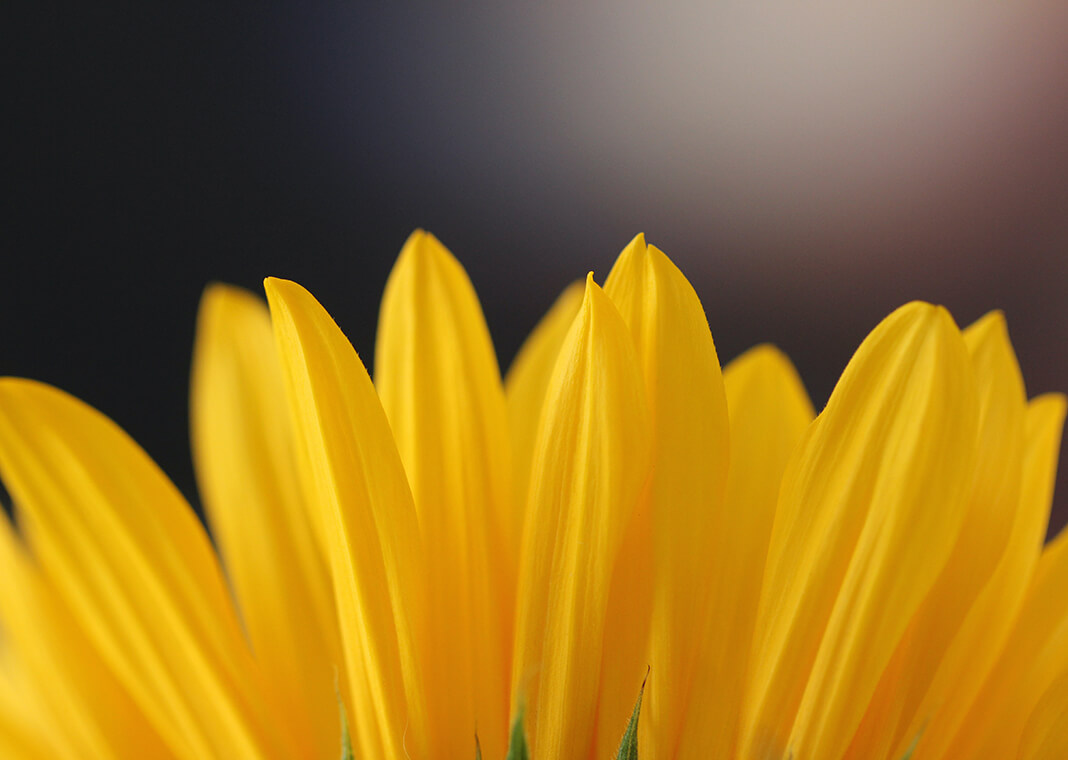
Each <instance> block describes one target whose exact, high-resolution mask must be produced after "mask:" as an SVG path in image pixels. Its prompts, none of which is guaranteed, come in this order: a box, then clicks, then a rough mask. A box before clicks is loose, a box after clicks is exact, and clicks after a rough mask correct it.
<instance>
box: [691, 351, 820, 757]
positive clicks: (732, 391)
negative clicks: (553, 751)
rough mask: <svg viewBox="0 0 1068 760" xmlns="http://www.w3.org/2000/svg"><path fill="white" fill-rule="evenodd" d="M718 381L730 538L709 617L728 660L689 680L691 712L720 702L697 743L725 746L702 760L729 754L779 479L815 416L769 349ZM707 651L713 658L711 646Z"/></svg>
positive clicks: (792, 373)
mask: <svg viewBox="0 0 1068 760" xmlns="http://www.w3.org/2000/svg"><path fill="white" fill-rule="evenodd" d="M723 381H724V385H725V388H726V393H727V407H728V409H729V410H730V451H731V457H730V460H731V461H730V472H729V473H728V478H727V501H726V507H725V513H726V514H725V519H726V522H725V524H724V527H723V531H724V534H725V535H727V536H729V537H730V540H729V541H727V542H725V545H724V546H723V547H722V551H723V563H722V570H720V573H721V581H720V587H721V596H720V599H719V601H718V602H717V605H716V608H715V611H714V615H715V625H716V626H717V627H718V628H720V629H721V630H722V631H724V633H722V634H720V635H721V636H722V637H723V638H722V641H723V644H722V647H723V651H725V652H729V653H730V655H731V659H730V660H729V661H727V662H723V661H721V662H719V663H718V665H719V673H718V677H714V676H713V674H714V673H715V671H714V670H712V669H711V668H710V666H709V665H708V664H706V663H702V664H701V666H700V667H699V669H698V673H699V678H698V679H697V680H696V681H695V683H694V697H693V705H692V706H691V710H692V709H694V707H696V706H697V705H698V704H708V703H710V701H711V700H713V699H719V700H721V702H722V703H723V704H722V706H721V707H720V709H721V711H722V713H723V715H724V718H723V720H724V723H725V726H715V725H712V724H711V723H702V722H701V721H697V722H696V723H695V726H694V728H695V729H698V730H699V729H700V728H702V727H703V728H705V729H706V731H707V733H708V734H710V735H709V736H708V737H707V738H705V737H698V739H697V741H695V742H694V743H695V745H697V746H715V747H726V749H725V750H724V751H722V752H720V753H719V754H714V753H713V754H706V755H704V756H705V757H721V756H722V757H731V756H733V752H734V749H733V747H734V743H735V742H736V741H737V736H736V733H737V723H738V720H739V717H740V716H739V713H740V710H741V694H742V693H743V691H744V683H745V678H746V673H747V671H748V664H749V650H750V648H751V642H752V637H753V626H754V625H755V623H756V614H757V604H758V603H759V601H760V588H761V582H762V580H763V575H764V563H765V558H766V556H767V550H768V542H769V540H770V539H771V527H772V524H773V521H774V517H775V505H776V503H777V500H778V495H779V483H780V482H781V480H782V474H783V470H784V469H785V468H786V463H787V461H788V460H789V457H790V455H791V453H792V452H793V450H794V448H795V447H796V445H797V442H798V441H799V440H800V439H801V436H802V434H803V433H804V431H805V428H807V427H808V425H809V423H810V422H812V418H813V416H814V412H813V409H812V403H811V402H810V401H809V399H808V394H807V393H806V392H805V389H804V386H803V385H802V384H801V380H800V378H799V377H798V375H797V371H796V370H795V369H794V367H793V365H792V364H791V363H790V360H789V359H788V358H786V356H785V355H784V354H783V353H782V352H781V351H779V350H778V349H776V348H773V347H771V346H758V347H756V348H753V349H751V350H750V351H748V352H746V353H745V354H743V355H742V356H740V357H738V358H737V359H735V360H734V361H732V362H731V363H730V364H729V365H727V367H726V369H725V370H724V373H723ZM706 655H712V656H713V657H714V656H715V654H714V653H713V652H712V651H711V650H710V649H708V650H706ZM706 693H707V694H706ZM725 741H727V742H729V743H728V744H724V742H725Z"/></svg>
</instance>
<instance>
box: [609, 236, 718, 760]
mask: <svg viewBox="0 0 1068 760" xmlns="http://www.w3.org/2000/svg"><path fill="white" fill-rule="evenodd" d="M605 292H606V293H607V294H608V296H609V297H610V298H611V299H612V301H613V303H614V304H615V305H616V307H617V308H618V309H619V312H620V314H621V315H622V316H623V319H624V321H625V322H626V323H627V325H628V327H629V328H630V331H631V334H632V335H633V338H634V341H635V345H636V346H637V349H638V358H639V362H640V363H641V365H642V371H643V375H644V378H645V387H646V389H647V393H648V398H649V406H650V411H651V419H652V431H651V441H652V454H651V460H652V473H653V474H652V478H651V481H650V483H649V486H648V490H647V492H646V495H645V498H644V499H643V502H642V508H643V509H647V510H648V511H649V514H650V516H651V517H650V524H651V528H652V534H651V536H650V537H649V539H647V540H650V539H651V542H650V544H649V545H648V549H647V550H648V551H650V552H651V556H652V576H651V582H652V588H653V592H652V598H651V608H650V609H649V610H640V609H635V608H634V607H633V606H631V605H627V606H626V607H625V611H624V612H623V614H622V615H621V618H622V619H630V620H639V619H640V618H641V617H642V616H644V615H649V617H650V630H649V649H648V661H647V662H648V664H649V665H650V666H651V673H652V677H651V678H650V680H649V685H648V688H647V690H646V694H645V701H644V706H643V708H642V718H643V721H642V731H641V732H640V733H639V736H640V743H641V745H642V754H644V755H645V756H646V757H650V758H654V759H655V758H657V757H708V756H709V755H716V754H722V753H724V752H726V751H727V749H728V748H729V745H730V741H731V733H732V731H731V728H730V726H731V725H733V721H734V711H735V710H736V703H735V702H734V699H733V695H726V694H724V693H723V692H722V691H719V690H714V691H712V690H710V691H704V690H701V691H700V692H698V693H696V694H695V692H694V689H693V684H694V681H696V680H699V679H711V680H713V681H716V682H719V681H721V680H722V679H723V678H724V675H725V674H726V673H728V672H731V671H733V670H734V669H735V667H736V666H737V665H738V663H739V658H738V657H737V656H736V654H735V653H734V652H730V651H727V649H726V647H725V643H726V641H727V639H728V638H729V636H730V631H729V630H728V629H726V628H724V627H721V626H718V625H710V623H711V615H712V612H713V610H714V609H717V608H718V607H719V605H720V603H721V602H722V597H723V595H724V592H725V587H724V586H723V585H721V584H720V579H721V577H722V576H721V573H720V568H719V567H718V566H717V564H716V561H717V560H719V559H721V558H722V557H723V555H724V547H725V546H726V545H727V544H728V542H729V541H730V540H732V539H731V538H730V537H729V536H727V535H726V533H725V531H724V519H725V515H724V510H723V498H724V493H725V491H726V482H727V463H728V446H729V443H728V436H729V433H728V422H727V401H726V396H725V395H724V390H723V376H722V374H721V372H720V366H719V359H718V357H717V355H716V347H715V345H714V343H713V341H712V334H711V333H710V332H709V329H708V321H707V319H706V318H705V313H704V309H703V308H702V307H701V302H700V300H698V298H697V294H696V293H695V292H694V290H693V288H692V287H691V285H690V283H689V282H687V280H686V278H685V277H684V276H683V275H682V273H681V272H680V271H679V270H678V269H677V268H676V267H675V265H674V264H672V263H671V261H670V260H669V259H668V258H667V256H665V255H664V253H663V252H661V251H660V250H658V249H657V248H656V247H654V246H646V244H645V240H644V238H643V236H641V235H638V236H637V237H636V238H635V239H634V240H633V241H632V242H631V243H630V245H628V246H627V247H626V248H625V249H624V250H623V252H622V253H621V254H620V256H619V259H618V260H617V261H616V264H615V266H614V267H613V268H612V271H611V273H610V274H609V275H608V279H607V280H606V281H605ZM631 561H632V558H630V557H623V558H621V560H620V564H621V567H622V565H623V564H624V563H630V562H631ZM618 598H619V599H620V600H621V601H623V602H624V603H626V602H628V601H630V600H631V599H634V598H635V597H632V596H630V595H629V594H626V593H621V594H619V595H618ZM620 625H623V623H622V620H621V622H620ZM702 650H704V652H705V654H706V655H708V654H709V653H716V654H717V655H718V657H716V658H708V657H706V658H705V659H703V660H701V661H702V662H703V663H704V664H705V665H706V666H707V671H702V672H698V668H697V665H698V662H699V658H700V655H701V653H702ZM645 665H646V661H645V660H643V659H641V658H640V656H639V657H637V658H636V657H634V656H633V655H632V656H631V658H630V661H627V662H612V661H609V662H606V663H605V670H606V681H605V684H604V687H603V691H604V692H606V694H610V693H612V692H616V691H619V692H622V695H623V697H624V699H626V700H627V702H628V703H629V702H631V701H632V700H633V686H632V683H633V682H634V681H635V679H636V678H637V677H640V676H641V673H642V671H643V670H644V667H645ZM616 672H618V673H620V674H621V675H623V676H625V677H627V678H628V679H629V681H630V682H631V683H627V682H624V683H620V684H615V683H613V682H612V681H611V680H609V679H611V675H612V674H613V673H616ZM628 686H629V687H630V688H627V687H628ZM695 696H700V697H701V698H702V699H701V700H700V701H697V700H695V699H694V697H695ZM608 707H609V705H605V706H604V707H603V708H602V711H601V714H600V716H599V718H598V722H599V725H600V726H602V727H603V729H604V731H606V732H613V731H615V732H617V733H618V728H617V727H618V726H619V725H625V724H626V719H627V716H628V714H629V712H630V707H629V706H626V707H623V709H622V710H618V711H616V712H610V711H609V710H608V709H607V708H608ZM709 727H712V728H713V729H718V731H716V730H713V731H708V729H709ZM607 737H611V733H608V734H607ZM607 737H606V738H607ZM609 741H611V742H612V743H613V744H614V743H615V742H616V741H618V736H615V737H611V739H610V740H609ZM610 746H611V744H610V745H609V747H601V751H602V753H604V754H606V753H605V752H604V750H607V749H609V748H610Z"/></svg>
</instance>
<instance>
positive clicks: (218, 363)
mask: <svg viewBox="0 0 1068 760" xmlns="http://www.w3.org/2000/svg"><path fill="white" fill-rule="evenodd" d="M190 406H191V423H192V439H193V455H194V461H195V463H196V469H197V480H198V483H199V485H200V493H201V498H202V501H203V503H204V507H205V511H206V513H207V516H208V520H209V522H210V524H211V526H212V529H213V531H214V534H215V538H216V541H217V542H218V544H219V547H220V550H221V553H222V555H223V560H224V563H225V565H226V569H227V573H228V575H229V578H230V582H231V583H232V585H233V588H234V593H235V595H236V596H237V600H238V603H239V606H240V609H241V613H242V618H243V620H244V623H245V629H246V631H247V632H248V637H249V641H250V642H251V644H252V649H253V651H254V652H255V654H256V659H257V661H258V662H259V664H260V665H261V667H262V668H263V671H264V676H265V677H266V679H267V680H268V682H269V684H270V687H271V690H272V697H273V699H274V700H275V701H276V702H277V704H278V709H279V711H280V714H283V715H285V716H286V723H287V724H288V725H289V726H290V727H291V728H292V730H293V733H294V736H295V738H296V740H297V743H298V745H299V746H300V748H301V751H302V752H303V753H305V755H306V756H308V757H327V756H329V755H331V754H333V753H334V750H335V749H336V748H337V741H338V736H340V735H341V728H340V725H339V723H338V714H337V699H336V697H335V694H334V678H335V672H336V669H337V667H338V666H339V665H340V664H341V645H340V640H339V634H338V630H337V614H336V612H335V610H334V600H333V590H332V588H331V585H330V577H329V575H328V574H327V568H326V562H325V560H324V558H323V556H322V553H321V551H320V546H319V543H318V541H317V540H316V538H315V535H314V533H313V529H312V524H311V522H310V520H309V517H308V513H307V508H306V507H305V505H304V501H303V497H302V495H301V493H300V483H299V480H298V474H297V465H296V459H295V454H294V452H293V443H292V428H291V425H290V421H289V416H288V409H287V408H286V398H285V388H284V386H283V383H282V369H281V365H280V364H279V360H278V352H277V350H276V348H275V345H274V333H273V332H272V330H271V320H270V315H269V314H268V313H267V305H266V304H265V303H264V302H263V301H262V300H261V299H259V298H256V297H255V296H253V295H252V294H251V293H248V292H246V291H244V290H240V289H238V288H230V287H226V286H222V285H214V286H212V287H210V288H208V290H207V291H205V293H204V297H203V299H202V300H201V305H200V315H199V318H198V321H197V337H196V344H195V352H194V357H193V378H192V391H191V404H190Z"/></svg>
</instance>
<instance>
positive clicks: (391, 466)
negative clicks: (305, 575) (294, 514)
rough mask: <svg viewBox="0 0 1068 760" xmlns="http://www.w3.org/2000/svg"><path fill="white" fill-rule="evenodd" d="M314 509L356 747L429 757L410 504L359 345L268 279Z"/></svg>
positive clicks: (282, 283)
mask: <svg viewBox="0 0 1068 760" xmlns="http://www.w3.org/2000/svg"><path fill="white" fill-rule="evenodd" d="M265 289H266V291H267V301H268V303H269V305H270V309H271V317H272V320H273V323H274V330H275V338H276V340H277V342H278V350H279V354H280V356H281V360H282V366H283V369H284V376H285V379H286V389H287V393H288V397H289V403H290V408H291V410H292V412H293V419H294V424H295V434H296V437H297V440H298V442H299V443H298V445H302V446H303V447H304V449H305V455H306V456H305V460H304V461H306V462H307V463H308V465H309V467H310V471H309V472H308V473H306V476H308V477H309V478H310V480H311V482H309V483H308V485H307V487H308V489H309V493H310V494H311V495H312V497H311V501H310V503H311V504H312V505H313V509H318V510H320V516H319V518H318V519H319V523H320V524H321V525H322V526H323V528H324V533H325V536H324V539H325V541H326V544H327V553H328V555H329V561H330V568H331V575H332V578H333V584H334V593H335V602H336V605H337V610H338V617H339V620H340V625H341V634H342V646H343V649H344V654H345V661H346V667H347V668H348V673H349V680H350V684H349V688H350V690H351V693H352V710H353V715H354V723H355V726H354V732H355V734H356V736H355V741H356V742H357V743H358V744H359V745H360V755H361V756H363V757H383V756H384V757H398V758H399V757H404V756H405V752H406V750H405V749H404V742H405V738H406V736H407V737H408V740H409V741H410V742H415V743H416V748H415V750H414V751H413V753H412V754H413V755H414V756H416V757H426V756H428V754H429V753H428V751H427V749H426V747H424V746H420V745H419V742H424V741H425V740H426V737H427V734H426V726H425V712H424V711H423V709H422V703H421V700H422V698H423V697H421V696H420V695H421V694H424V693H425V692H422V691H421V689H420V682H419V678H420V673H419V670H418V663H419V661H420V649H419V643H418V639H417V635H418V632H419V631H421V630H422V611H423V608H424V600H423V587H422V585H421V583H422V578H423V572H422V567H421V558H420V554H419V540H418V539H419V536H418V526H417V523H416V515H415V508H414V505H413V503H412V496H411V492H410V491H409V488H408V482H407V480H406V479H405V475H404V468H403V465H402V464H401V460H400V456H399V455H398V454H397V449H396V445H395V444H394V442H393V436H392V434H391V432H390V429H389V423H388V422H387V421H386V416H385V413H384V412H383V411H382V406H381V404H380V403H379V401H378V397H377V396H376V395H375V391H374V387H373V386H372V385H371V379H370V377H368V375H367V371H366V370H365V369H364V367H363V364H362V363H361V362H360V359H359V357H358V356H357V355H356V352H355V351H354V350H353V349H352V346H351V345H350V344H349V342H348V340H346V338H345V336H344V335H343V334H342V333H341V331H340V330H339V329H338V327H337V325H336V324H334V321H333V320H332V319H331V318H330V315H329V314H327V313H326V311H325V310H324V309H323V307H322V306H320V305H319V303H318V302H317V301H316V300H315V299H314V298H313V297H312V295H311V294H310V293H308V291H306V290H304V288H302V287H300V286H299V285H297V284H296V283H294V282H289V281H287V280H279V279H275V278H269V279H268V280H267V281H266V282H265Z"/></svg>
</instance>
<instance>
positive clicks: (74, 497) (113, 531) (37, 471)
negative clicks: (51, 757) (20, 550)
mask: <svg viewBox="0 0 1068 760" xmlns="http://www.w3.org/2000/svg"><path fill="white" fill-rule="evenodd" d="M0 470H2V471H3V476H4V481H5V483H6V484H7V486H8V490H9V491H10V492H11V495H12V498H13V500H14V501H15V502H16V504H17V505H18V506H19V508H20V510H21V514H22V515H23V517H24V522H25V525H26V526H27V532H28V534H29V536H30V538H31V543H32V545H33V548H34V550H35V554H36V556H37V557H38V559H39V560H40V562H41V565H42V566H43V567H44V568H45V569H46V571H47V573H48V575H49V577H50V578H51V579H52V580H53V581H54V583H55V585H56V589H57V590H58V591H59V592H60V595H61V596H62V597H63V599H64V603H65V604H67V605H68V606H69V607H70V610H71V612H72V613H73V616H74V618H75V619H77V620H78V621H79V623H80V624H81V625H82V626H83V627H84V629H85V630H86V632H87V634H88V636H89V638H90V639H91V640H92V641H93V643H94V645H95V646H96V647H97V648H98V649H99V650H100V652H101V654H102V656H103V659H104V660H105V661H106V662H107V663H108V665H109V666H110V667H111V668H112V669H113V670H114V671H115V673H116V674H117V676H118V678H119V680H120V681H121V682H122V683H123V684H124V686H125V687H126V688H127V689H128V690H129V692H130V694H131V695H132V696H133V698H134V700H135V701H136V702H137V704H138V705H139V706H140V707H141V708H142V709H143V710H144V711H145V713H146V715H148V717H149V719H150V720H151V721H152V723H153V724H154V725H155V726H156V728H157V729H158V730H159V732H160V733H161V734H162V735H163V736H164V737H165V739H166V741H167V743H168V745H169V746H170V747H171V748H172V749H173V750H174V752H175V754H177V755H179V756H180V757H185V758H196V759H197V760H200V759H202V758H210V757H248V758H260V757H280V756H283V755H285V754H286V748H284V747H283V746H282V744H281V741H280V739H279V738H278V737H277V736H276V732H277V731H278V730H279V728H280V727H279V726H278V725H276V724H275V722H274V721H272V720H271V719H270V718H269V715H268V713H267V710H266V708H265V706H264V704H263V700H262V698H261V689H260V687H259V683H258V677H257V672H256V669H255V667H254V664H253V662H252V658H251V656H250V653H249V651H248V649H247V645H246V643H245V641H244V639H243V637H242V634H241V629H240V626H239V625H238V622H237V618H236V616H235V614H234V611H233V607H232V605H231V602H230V598H229V593H228V592H227V589H226V585H225V583H224V581H223V578H222V574H221V572H220V570H219V566H218V562H217V560H216V558H215V554H214V552H213V551H212V548H211V544H210V543H209V542H208V539H207V536H206V535H205V533H204V531H203V529H202V527H201V525H200V523H199V522H198V521H197V519H196V516H195V515H194V514H193V511H192V510H191V509H190V508H189V506H188V505H187V504H186V503H185V501H184V500H183V499H182V497H181V496H180V495H179V493H178V491H177V490H176V489H175V488H174V486H173V485H172V484H171V483H170V481H168V480H167V479H166V477H165V476H164V475H163V474H162V473H161V472H160V471H159V470H158V469H157V468H156V466H155V464H154V463H153V462H152V461H151V460H150V459H149V458H148V457H147V456H146V455H145V453H144V452H143V451H142V450H141V449H140V448H138V447H137V445H136V444H134V443H133V442H132V441H131V440H130V439H129V438H128V437H127V436H126V435H125V434H124V433H123V432H122V431H121V430H119V428H118V427H116V426H115V425H114V424H113V423H112V422H111V421H110V420H108V419H107V418H105V417H104V416H103V415H101V414H99V413H98V412H96V411H95V410H93V409H91V408H89V407H88V406H86V405H85V404H83V403H81V402H80V401H78V400H76V399H74V398H72V397H70V396H68V395H66V394H64V393H62V392H60V391H58V390H56V389H54V388H51V387H49V386H46V385H42V384H40V383H35V382H31V381H28V380H16V379H10V378H8V379H4V380H0ZM290 756H291V755H290Z"/></svg>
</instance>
